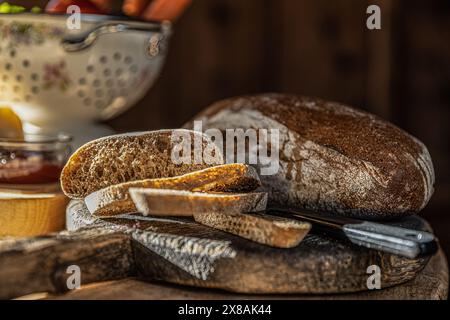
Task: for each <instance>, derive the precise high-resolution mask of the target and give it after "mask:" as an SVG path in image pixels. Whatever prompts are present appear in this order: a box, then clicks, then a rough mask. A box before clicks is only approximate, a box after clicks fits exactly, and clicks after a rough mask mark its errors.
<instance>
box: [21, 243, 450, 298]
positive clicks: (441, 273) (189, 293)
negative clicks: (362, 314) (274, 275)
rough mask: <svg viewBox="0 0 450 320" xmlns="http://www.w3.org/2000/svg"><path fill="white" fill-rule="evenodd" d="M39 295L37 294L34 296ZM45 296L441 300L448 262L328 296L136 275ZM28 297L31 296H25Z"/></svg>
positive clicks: (436, 260)
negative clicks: (379, 286) (237, 290)
mask: <svg viewBox="0 0 450 320" xmlns="http://www.w3.org/2000/svg"><path fill="white" fill-rule="evenodd" d="M38 297H39V296H38ZM44 297H46V298H47V299H56V300H65V299H106V300H127V299H139V300H204V299H213V300H216V299H217V300H220V299H230V300H245V299H258V300H260V299H264V300H265V299H268V300H269V299H282V300H291V299H302V300H315V299H320V300H345V299H351V300H354V299H356V300H371V299H378V300H445V299H447V297H448V265H447V259H446V257H445V255H444V253H443V252H442V250H441V251H439V252H438V253H437V254H436V255H435V256H434V257H433V258H431V260H430V262H429V263H428V264H427V266H426V267H425V268H424V269H423V270H422V271H421V272H420V273H419V274H418V275H417V277H416V278H414V279H413V280H411V281H408V282H406V283H404V284H400V285H397V286H393V287H390V288H386V289H383V290H371V291H364V292H358V293H349V294H331V295H297V294H293V295H286V294H281V295H251V294H250V295H249V294H233V293H228V292H225V291H222V290H211V289H200V288H192V287H185V286H178V285H170V284H166V283H161V282H155V281H152V282H148V281H142V280H139V279H136V278H127V279H122V280H116V281H106V282H101V283H93V284H90V285H86V286H82V287H81V288H80V289H79V290H73V291H70V292H68V293H66V294H61V295H49V296H44ZM28 298H32V297H28Z"/></svg>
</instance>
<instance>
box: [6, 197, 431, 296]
mask: <svg viewBox="0 0 450 320" xmlns="http://www.w3.org/2000/svg"><path fill="white" fill-rule="evenodd" d="M393 224H395V225H400V226H406V227H409V228H415V229H420V230H427V229H429V226H428V225H427V223H426V222H425V221H424V220H423V219H421V218H419V217H410V218H407V219H404V220H403V221H402V222H397V223H393ZM68 225H69V228H70V229H71V230H72V231H67V232H61V233H58V234H54V235H51V236H45V237H36V238H25V239H22V240H14V241H0V298H12V297H18V296H22V295H25V294H29V293H33V292H44V291H45V292H63V291H66V290H67V286H66V280H67V278H68V276H70V274H68V273H67V272H66V271H67V267H68V266H70V265H77V266H79V267H80V270H81V279H82V280H81V281H82V284H87V283H92V282H97V281H102V280H110V279H121V278H125V277H128V276H138V277H140V278H141V279H147V280H164V281H167V282H170V283H176V284H182V285H190V286H197V287H207V288H220V289H225V290H228V291H232V292H239V293H302V294H310V293H315V294H324V293H327V294H328V293H344V292H357V291H362V290H366V289H367V279H368V277H369V276H370V274H368V273H367V268H368V267H369V266H371V265H377V266H379V267H380V269H381V286H382V288H386V287H390V286H393V285H396V284H400V283H404V282H406V281H408V280H411V279H413V278H414V277H415V276H416V275H417V274H418V273H419V272H420V270H422V269H423V268H424V267H425V265H426V264H427V262H428V260H429V258H419V259H407V258H402V257H400V256H396V255H392V254H387V253H382V252H378V251H374V250H369V249H365V248H361V247H358V246H355V245H353V244H351V243H347V242H343V241H337V240H334V239H330V238H327V237H324V236H319V235H308V236H307V237H306V238H305V239H304V240H303V241H302V242H301V243H300V245H299V246H297V247H295V248H292V249H277V248H271V247H267V246H264V245H260V244H257V243H254V242H251V241H248V240H245V239H242V238H239V237H236V236H233V235H231V234H227V233H224V232H221V231H217V230H215V229H211V228H209V227H206V226H202V225H199V224H197V223H195V222H194V221H193V220H192V219H189V218H184V219H180V218H156V217H147V218H145V217H139V216H135V217H134V218H132V217H131V218H130V216H128V217H121V218H114V219H104V220H95V219H93V218H92V217H91V216H90V214H89V212H87V209H86V207H85V206H84V203H83V202H72V203H71V204H70V205H69V209H68Z"/></svg>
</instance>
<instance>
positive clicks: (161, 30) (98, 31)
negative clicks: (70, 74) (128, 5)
mask: <svg viewBox="0 0 450 320" xmlns="http://www.w3.org/2000/svg"><path fill="white" fill-rule="evenodd" d="M170 30H171V24H170V22H168V21H167V22H162V23H152V24H148V25H147V26H133V25H129V24H127V23H124V22H118V23H105V24H101V25H98V26H96V27H95V28H93V29H91V30H89V31H87V32H85V33H82V34H79V35H75V36H66V37H65V38H64V39H63V40H62V41H61V45H62V47H63V48H64V50H66V51H67V52H78V51H82V50H85V49H87V48H89V47H90V46H92V45H93V44H94V43H95V41H96V40H97V39H98V37H100V36H101V35H104V34H113V33H119V32H126V31H138V32H154V33H156V34H155V36H153V37H151V38H150V42H149V46H148V48H147V55H148V56H149V57H154V56H156V55H158V53H159V51H160V48H159V45H160V41H161V40H163V39H164V38H166V37H167V36H169V35H170Z"/></svg>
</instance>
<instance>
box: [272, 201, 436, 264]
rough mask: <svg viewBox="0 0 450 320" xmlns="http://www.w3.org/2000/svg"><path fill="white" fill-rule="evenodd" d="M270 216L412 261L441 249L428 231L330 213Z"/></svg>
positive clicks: (287, 211)
mask: <svg viewBox="0 0 450 320" xmlns="http://www.w3.org/2000/svg"><path fill="white" fill-rule="evenodd" d="M266 213H267V214H269V215H275V216H283V217H289V218H291V219H298V220H301V221H307V222H310V223H311V224H312V232H316V233H324V234H326V235H329V236H331V237H335V238H341V239H342V238H345V239H348V240H349V241H350V242H352V243H354V244H356V245H358V246H363V247H366V248H369V249H375V250H379V251H384V252H389V253H393V254H396V255H401V256H404V257H407V258H411V259H415V258H418V257H422V256H429V255H432V254H434V253H436V252H437V250H438V240H437V238H436V237H435V236H434V235H433V234H432V233H430V232H426V231H418V230H413V229H408V228H403V227H398V226H393V225H388V224H384V223H377V222H372V221H364V220H359V219H353V218H347V217H339V216H331V215H329V214H322V213H321V214H318V213H313V212H310V211H307V210H301V211H300V210H291V209H284V208H270V209H268V210H267V212H266Z"/></svg>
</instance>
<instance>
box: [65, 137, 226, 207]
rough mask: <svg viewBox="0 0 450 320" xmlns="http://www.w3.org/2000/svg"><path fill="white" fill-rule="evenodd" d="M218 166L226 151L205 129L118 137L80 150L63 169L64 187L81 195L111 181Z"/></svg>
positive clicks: (86, 145)
mask: <svg viewBox="0 0 450 320" xmlns="http://www.w3.org/2000/svg"><path fill="white" fill-rule="evenodd" d="M199 149H200V150H199ZM176 150H178V152H175V151H176ZM185 150H186V152H185ZM206 151H208V152H206ZM183 152H185V153H186V154H184V153H183ZM180 154H181V155H180ZM174 155H175V156H179V158H177V159H176V160H179V161H174V158H173V156H174ZM219 164H223V155H222V151H221V150H220V149H219V148H217V147H216V146H215V145H214V143H213V142H211V139H210V138H209V137H208V136H206V135H204V134H203V133H201V132H196V131H191V130H185V129H176V130H159V131H149V132H136V133H128V134H121V135H114V136H109V137H104V138H100V139H97V140H94V141H91V142H89V143H87V144H85V145H84V146H82V147H81V148H79V149H78V150H77V151H76V152H75V153H74V154H73V155H72V156H71V157H70V159H69V161H68V162H67V164H66V166H65V167H64V169H63V170H62V173H61V187H62V190H63V191H64V193H65V194H66V195H67V196H69V197H70V198H73V199H82V198H84V197H85V196H87V195H88V194H90V193H92V192H94V191H97V190H100V189H103V188H106V187H108V186H111V185H115V184H119V183H123V182H129V181H135V180H143V179H156V178H166V177H173V176H179V175H182V174H185V173H188V172H193V171H197V170H201V169H204V168H207V167H211V166H214V165H219Z"/></svg>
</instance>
